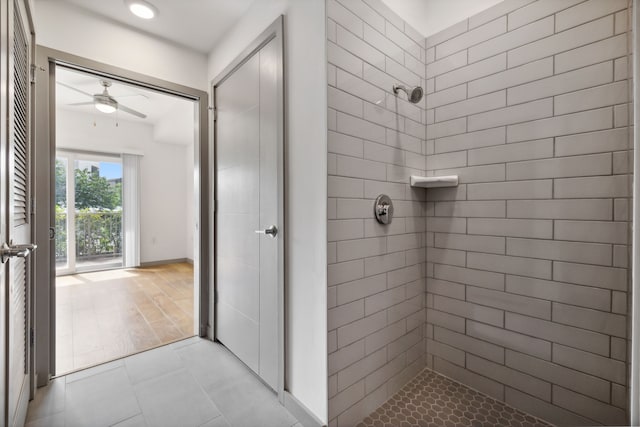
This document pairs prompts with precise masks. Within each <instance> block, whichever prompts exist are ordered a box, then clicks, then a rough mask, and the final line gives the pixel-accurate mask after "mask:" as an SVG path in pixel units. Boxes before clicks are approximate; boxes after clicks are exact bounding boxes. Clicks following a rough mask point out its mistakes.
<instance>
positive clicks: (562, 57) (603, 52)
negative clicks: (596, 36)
mask: <svg viewBox="0 0 640 427" xmlns="http://www.w3.org/2000/svg"><path fill="white" fill-rule="evenodd" d="M626 54H627V36H626V34H621V35H619V36H616V37H611V38H608V39H604V40H602V41H599V42H596V43H591V44H588V45H586V46H583V47H579V48H577V49H573V50H570V51H568V52H563V53H560V54H557V55H556V56H555V58H554V59H555V72H556V73H564V72H566V71H571V70H575V69H577V68H580V67H584V66H588V65H592V64H597V63H598V62H603V61H607V60H611V59H615V58H620V57H621V56H625V55H626Z"/></svg>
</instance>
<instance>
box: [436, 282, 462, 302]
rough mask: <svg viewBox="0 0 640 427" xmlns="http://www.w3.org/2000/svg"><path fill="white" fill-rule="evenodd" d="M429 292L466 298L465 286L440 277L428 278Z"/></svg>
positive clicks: (460, 298)
mask: <svg viewBox="0 0 640 427" xmlns="http://www.w3.org/2000/svg"><path fill="white" fill-rule="evenodd" d="M427 292H428V293H430V294H436V295H441V296H444V297H449V298H455V299H459V300H464V299H465V298H464V294H465V286H464V285H461V284H459V283H453V282H446V281H444V280H438V279H432V278H429V279H427Z"/></svg>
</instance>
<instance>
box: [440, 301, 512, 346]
mask: <svg viewBox="0 0 640 427" xmlns="http://www.w3.org/2000/svg"><path fill="white" fill-rule="evenodd" d="M433 304H434V308H435V309H436V310H441V311H445V312H447V313H451V314H454V315H457V316H461V317H465V318H467V319H472V320H476V321H478V322H482V323H487V324H490V325H494V326H498V327H503V325H504V322H503V317H504V313H503V312H502V311H501V310H495V309H493V308H489V307H483V306H481V305H477V304H472V303H468V302H465V301H460V300H457V299H452V298H447V297H443V296H440V295H434V296H433ZM429 352H431V349H429Z"/></svg>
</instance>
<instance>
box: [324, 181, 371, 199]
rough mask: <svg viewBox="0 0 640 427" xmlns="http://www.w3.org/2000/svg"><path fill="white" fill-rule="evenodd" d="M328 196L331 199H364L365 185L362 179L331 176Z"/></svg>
mask: <svg viewBox="0 0 640 427" xmlns="http://www.w3.org/2000/svg"><path fill="white" fill-rule="evenodd" d="M327 181H328V185H327V195H328V196H329V197H362V195H363V190H362V189H363V183H362V180H360V179H353V178H343V177H339V176H329V177H328V180H327Z"/></svg>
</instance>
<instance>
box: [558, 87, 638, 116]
mask: <svg viewBox="0 0 640 427" xmlns="http://www.w3.org/2000/svg"><path fill="white" fill-rule="evenodd" d="M628 90H629V89H628V86H627V82H626V81H621V82H617V83H611V84H608V85H603V86H597V87H594V88H591V89H585V90H581V91H578V92H573V93H568V94H565V95H559V96H556V97H555V101H554V113H555V114H556V115H560V114H567V113H574V112H576V111H583V110H590V109H592V108H600V107H606V106H609V105H615V104H622V103H624V102H627V94H628Z"/></svg>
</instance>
